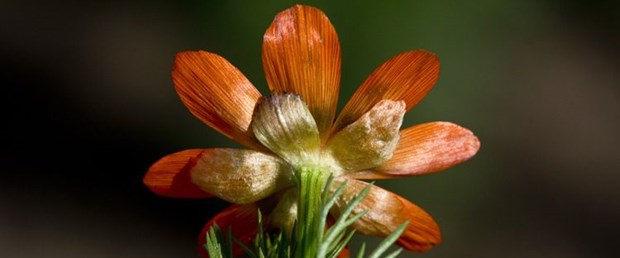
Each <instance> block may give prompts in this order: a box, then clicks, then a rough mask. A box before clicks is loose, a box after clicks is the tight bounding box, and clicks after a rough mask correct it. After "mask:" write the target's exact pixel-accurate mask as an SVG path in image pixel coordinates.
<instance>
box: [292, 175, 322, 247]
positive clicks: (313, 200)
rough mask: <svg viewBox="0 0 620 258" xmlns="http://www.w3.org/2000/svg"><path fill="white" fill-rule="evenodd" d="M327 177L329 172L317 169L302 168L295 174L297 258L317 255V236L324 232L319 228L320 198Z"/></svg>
mask: <svg viewBox="0 0 620 258" xmlns="http://www.w3.org/2000/svg"><path fill="white" fill-rule="evenodd" d="M329 176H330V173H329V172H326V171H325V170H323V169H321V168H319V167H302V168H301V169H300V170H298V171H297V172H296V177H297V189H299V195H298V196H299V200H298V205H299V206H298V208H297V209H298V210H297V228H296V231H295V239H296V240H297V243H298V245H297V246H296V248H295V257H297V258H306V257H316V255H317V250H318V247H319V235H320V234H321V233H322V232H321V231H322V230H324V228H320V227H319V225H320V224H321V223H320V220H321V216H320V214H321V204H322V200H321V196H322V191H323V189H324V188H325V184H326V183H327V181H328V178H329Z"/></svg>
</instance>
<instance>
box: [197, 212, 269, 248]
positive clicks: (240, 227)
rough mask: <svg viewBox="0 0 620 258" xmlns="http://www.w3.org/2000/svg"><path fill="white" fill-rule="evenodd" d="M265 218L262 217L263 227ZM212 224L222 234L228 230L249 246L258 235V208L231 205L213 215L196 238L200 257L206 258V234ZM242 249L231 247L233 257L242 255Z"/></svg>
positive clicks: (235, 246)
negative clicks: (215, 225)
mask: <svg viewBox="0 0 620 258" xmlns="http://www.w3.org/2000/svg"><path fill="white" fill-rule="evenodd" d="M265 221H266V217H263V225H264V224H265V223H264V222H265ZM214 224H217V226H218V227H219V228H220V229H221V230H222V232H223V233H224V234H226V233H227V232H228V228H230V231H231V233H232V235H233V236H234V237H235V238H236V239H237V240H239V241H241V242H242V243H243V244H245V245H246V246H250V242H251V241H252V239H254V237H255V236H256V234H257V233H258V207H257V206H256V204H247V205H238V204H235V205H231V206H229V207H228V208H226V209H225V210H223V211H222V212H220V213H219V214H217V215H215V217H213V218H212V219H211V220H210V221H209V222H208V223H207V224H206V225H205V226H204V227H203V228H202V231H200V235H199V236H198V252H199V253H200V255H201V256H202V257H205V258H208V257H209V255H208V254H207V251H206V249H205V248H204V244H205V242H206V240H207V232H209V229H210V228H211V226H213V225H214ZM243 253H244V252H243V249H241V248H240V247H239V246H238V245H234V246H233V255H234V256H235V257H238V256H240V255H241V254H243Z"/></svg>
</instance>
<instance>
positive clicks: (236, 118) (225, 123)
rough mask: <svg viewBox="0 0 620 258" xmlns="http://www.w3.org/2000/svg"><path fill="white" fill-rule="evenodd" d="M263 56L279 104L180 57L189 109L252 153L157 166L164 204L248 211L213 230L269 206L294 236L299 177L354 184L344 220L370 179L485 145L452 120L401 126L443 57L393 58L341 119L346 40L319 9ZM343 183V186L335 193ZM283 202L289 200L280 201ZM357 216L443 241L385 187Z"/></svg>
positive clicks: (365, 222) (450, 160) (285, 31)
mask: <svg viewBox="0 0 620 258" xmlns="http://www.w3.org/2000/svg"><path fill="white" fill-rule="evenodd" d="M262 51H263V58H262V59H263V67H264V70H265V75H266V78H267V83H268V85H269V88H270V89H271V91H272V92H273V94H272V95H270V96H267V97H262V96H261V94H260V93H259V92H258V90H256V88H254V86H253V85H252V84H251V83H250V82H249V81H248V79H246V78H245V76H243V74H242V73H241V72H240V71H239V70H238V69H237V68H235V67H234V66H233V65H232V64H230V63H229V62H228V61H226V60H225V59H224V58H222V57H220V56H218V55H216V54H213V53H209V52H206V51H187V52H182V53H179V54H178V55H177V56H176V59H175V63H174V68H173V71H172V77H173V81H174V84H175V86H176V90H177V93H178V94H179V96H180V98H181V100H182V101H183V103H184V104H185V105H186V106H187V107H188V108H189V110H190V111H191V112H192V113H193V114H194V115H195V116H196V117H197V118H199V119H200V120H202V121H203V122H205V123H206V124H207V125H209V126H211V127H212V128H214V129H215V130H217V131H218V132H220V133H222V134H224V135H226V136H227V137H229V138H231V139H233V140H235V141H237V142H238V143H240V144H242V145H245V146H246V147H248V148H249V149H246V150H243V149H224V148H214V149H190V150H185V151H181V152H177V153H173V154H171V155H168V156H166V157H164V158H162V159H161V160H159V161H157V162H156V163H155V164H154V165H152V166H151V168H150V169H149V170H148V172H147V174H146V176H145V177H144V183H145V185H146V186H147V187H148V188H149V189H150V190H152V191H153V192H155V193H157V194H160V195H163V196H168V197H183V198H207V197H211V196H217V197H219V198H222V199H224V200H227V201H230V202H233V203H236V204H234V205H233V206H231V207H229V208H228V209H226V210H225V211H223V212H222V213H220V214H219V215H217V216H216V217H215V218H214V219H212V220H211V221H210V222H209V223H208V224H207V227H208V226H210V225H212V224H214V223H217V224H218V225H220V227H222V228H225V227H227V226H228V225H231V224H233V223H237V222H238V221H241V222H243V221H254V219H253V218H255V217H256V209H257V207H258V206H266V207H269V209H271V210H272V214H271V217H272V220H274V221H275V223H276V224H278V225H279V226H281V227H285V228H286V227H287V226H289V225H290V223H291V220H290V218H291V214H292V213H294V212H295V210H296V209H295V207H296V206H295V205H296V203H295V200H296V198H294V195H295V191H291V190H290V189H291V188H293V187H294V186H295V182H294V176H293V175H294V173H295V172H296V171H300V170H312V171H318V172H321V173H322V172H325V171H327V172H330V173H332V174H333V175H334V177H335V178H334V181H335V182H346V185H345V190H344V194H343V195H342V196H341V198H340V200H339V201H338V202H337V204H336V209H334V210H333V214H334V215H336V216H337V215H338V214H339V212H341V210H340V209H343V208H344V207H345V206H346V203H347V202H348V201H349V200H350V199H352V198H353V197H354V196H355V195H357V194H358V193H359V192H360V191H361V190H362V189H363V188H365V187H366V186H368V183H366V182H363V181H360V180H358V179H386V178H399V177H406V176H417V175H424V174H428V173H432V172H437V171H440V170H444V169H446V168H448V167H451V166H453V165H455V164H457V163H460V162H462V161H465V160H467V159H469V158H470V157H472V156H473V155H474V154H475V153H476V152H477V151H478V149H479V146H480V144H479V141H478V139H477V138H476V136H474V135H473V133H471V132H470V131H469V130H467V129H465V128H463V127H460V126H458V125H455V124H452V123H449V122H430V123H425V124H420V125H416V126H412V127H409V128H406V129H404V130H399V129H400V126H401V124H402V119H403V116H404V114H405V112H406V111H408V110H410V109H412V108H413V107H414V106H415V105H416V104H417V103H418V102H419V101H421V100H422V98H423V97H424V96H425V95H426V94H427V93H428V92H429V91H430V90H431V88H432V87H433V86H434V84H435V82H436V81H437V79H438V75H439V61H438V59H437V58H436V56H435V55H434V54H432V53H429V52H427V51H424V50H415V51H408V52H404V53H401V54H399V55H397V56H395V57H393V58H391V59H389V60H388V61H386V62H385V63H383V64H382V65H381V66H379V67H378V68H377V69H376V70H374V71H373V72H372V74H371V75H370V76H369V77H368V78H367V79H366V80H365V81H364V82H363V83H362V85H361V86H360V88H359V89H358V90H357V91H356V92H355V93H354V95H353V96H352V98H351V100H350V101H349V102H348V103H347V104H346V105H345V107H344V108H343V110H342V112H341V113H340V115H339V116H338V117H335V113H336V105H337V99H338V94H339V87H340V85H339V84H340V44H339V41H338V36H337V34H336V32H335V30H334V28H333V26H332V25H331V23H330V22H329V20H328V18H327V17H326V16H325V15H324V14H323V13H322V12H321V11H320V10H319V9H317V8H314V7H309V6H302V5H296V6H293V7H291V8H289V9H286V10H284V11H282V12H281V13H279V14H278V15H277V16H276V17H275V19H274V21H273V23H272V24H271V25H270V27H269V28H268V29H267V31H266V33H265V36H264V38H263V50H262ZM338 185H340V184H332V186H333V187H331V188H330V191H334V190H335V187H337V186H338ZM274 195H276V196H277V198H268V197H270V196H274ZM356 210H357V212H361V211H363V210H366V211H367V212H368V213H367V214H366V215H364V216H363V217H362V218H361V219H359V220H358V221H356V222H355V223H354V224H353V228H355V229H356V230H357V232H360V233H363V234H368V235H375V236H387V235H388V234H390V233H391V232H392V231H393V230H394V229H396V228H397V227H398V226H399V225H401V224H402V223H403V222H405V221H409V224H408V226H407V229H406V231H405V233H403V235H401V236H400V238H399V239H398V241H397V243H398V244H399V245H401V246H402V247H404V248H405V249H408V250H412V251H424V250H427V249H429V248H431V247H432V246H433V245H436V244H438V243H439V242H440V241H441V240H440V231H439V227H438V225H437V224H436V223H435V221H434V220H433V219H432V217H431V216H430V215H429V214H428V213H426V212H425V211H424V210H422V209H421V208H419V207H418V206H416V205H414V204H412V203H411V202H409V201H407V200H406V199H404V198H402V197H400V196H398V195H396V194H394V193H391V192H389V191H386V190H384V189H382V188H380V187H377V186H371V189H370V191H369V194H368V196H367V197H366V198H364V200H363V201H362V202H361V203H360V204H359V205H358V206H357V207H356ZM207 227H205V228H207ZM243 228H246V227H245V226H244V227H236V228H235V227H233V229H236V230H240V231H238V232H235V233H236V235H238V236H239V235H240V236H241V238H244V237H245V238H250V237H251V236H252V235H253V234H252V232H251V231H252V230H255V227H254V228H252V227H250V226H248V227H247V228H250V230H244V229H243ZM203 234H204V230H203ZM203 239H204V238H201V240H203ZM241 240H244V239H241Z"/></svg>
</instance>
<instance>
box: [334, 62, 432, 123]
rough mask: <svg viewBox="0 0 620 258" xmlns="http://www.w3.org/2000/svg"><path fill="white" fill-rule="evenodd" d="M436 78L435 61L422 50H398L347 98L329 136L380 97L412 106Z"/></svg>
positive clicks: (420, 98) (354, 118) (372, 104)
mask: <svg viewBox="0 0 620 258" xmlns="http://www.w3.org/2000/svg"><path fill="white" fill-rule="evenodd" d="M438 78H439V60H438V59H437V57H436V56H435V55H434V54H432V53H429V52H426V51H424V50H416V51H409V52H405V53H401V54H399V55H397V56H395V57H393V58H392V59H390V60H388V61H386V62H385V63H383V64H382V65H381V66H379V67H378V68H377V69H375V70H374V71H373V72H372V73H371V74H370V76H368V78H367V79H366V81H364V83H362V86H360V87H359V89H357V91H356V92H355V93H354V94H353V97H351V100H349V102H348V103H347V105H346V106H345V107H344V109H343V110H342V112H341V113H340V115H339V116H338V119H336V122H335V123H334V127H333V128H332V130H331V133H330V135H333V134H334V133H336V132H338V131H340V129H342V128H344V127H345V126H347V125H349V124H350V123H353V122H354V121H355V120H357V119H358V118H359V117H360V116H362V115H363V114H364V113H366V112H368V110H370V109H371V108H372V107H373V106H374V105H375V104H377V102H379V101H381V100H383V99H389V100H395V101H398V100H404V101H405V103H406V104H407V105H406V110H410V109H411V108H413V107H414V106H415V105H416V104H418V102H420V100H422V98H424V96H426V94H427V93H428V92H429V91H430V90H431V89H432V88H433V85H435V82H436V81H437V79H438Z"/></svg>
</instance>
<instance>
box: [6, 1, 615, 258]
mask: <svg viewBox="0 0 620 258" xmlns="http://www.w3.org/2000/svg"><path fill="white" fill-rule="evenodd" d="M295 3H297V2H291V1H217V2H216V1H206V0H202V1H197V0H193V1H131V2H128V1H10V0H9V1H6V0H5V1H2V2H0V60H2V61H1V64H2V67H1V68H2V69H0V75H1V78H2V79H1V80H2V88H1V91H2V95H1V96H2V100H3V101H2V109H1V110H2V120H3V123H2V124H3V125H2V126H1V127H0V130H1V131H0V137H1V141H2V153H1V154H2V155H1V157H0V161H1V163H0V164H1V165H2V167H3V169H2V179H1V181H0V256H2V257H197V253H196V251H195V242H196V236H197V234H198V232H199V230H200V229H201V227H202V225H203V224H204V223H205V222H206V221H207V220H208V219H209V218H210V217H211V216H212V215H213V214H215V213H217V212H218V211H219V210H221V209H223V208H224V207H226V205H227V204H226V203H225V202H223V201H218V200H209V201H204V200H173V199H165V198H161V197H157V196H154V195H153V194H151V193H150V192H148V190H146V188H145V187H143V185H142V182H141V178H142V176H143V175H144V173H145V171H146V169H147V168H148V167H149V166H150V164H152V163H153V162H154V161H156V160H157V159H159V158H160V157H162V156H164V155H166V154H168V153H172V152H175V151H179V150H182V149H187V148H196V147H202V148H208V147H222V146H237V145H235V143H233V142H232V141H230V140H228V139H225V137H223V136H220V135H218V134H217V133H216V132H215V131H214V130H212V129H210V128H209V127H207V126H205V125H204V124H202V123H201V122H200V121H198V120H197V119H195V118H194V117H193V116H192V115H191V114H190V113H189V112H188V111H187V109H186V108H185V107H184V106H183V104H182V103H181V102H180V100H179V99H178V97H177V95H176V93H175V91H174V89H173V85H172V82H171V78H170V70H171V66H172V60H173V58H174V55H175V53H177V52H180V51H183V50H197V49H205V50H208V51H211V52H215V53H218V54H220V55H222V56H224V57H225V58H227V59H228V60H229V61H230V62H231V63H233V64H235V65H236V66H237V67H238V68H239V69H240V70H241V71H242V72H244V73H245V75H246V76H247V77H248V78H249V79H250V80H251V81H252V82H253V83H254V84H255V85H256V86H257V87H259V89H260V90H261V91H262V92H263V93H267V90H266V89H267V87H266V84H265V79H264V74H263V71H262V65H261V44H262V35H263V33H264V31H265V29H266V28H267V26H268V25H269V24H270V23H271V21H272V19H273V17H274V15H275V14H276V13H278V12H279V11H281V10H283V9H286V8H288V7H289V6H291V5H293V4H295ZM301 3H304V4H308V5H313V6H316V7H319V8H321V9H322V10H323V11H324V12H325V13H326V14H327V15H328V16H329V17H330V20H331V22H332V23H333V25H334V26H335V28H336V30H337V32H338V34H339V38H340V42H341V47H342V93H341V96H340V107H342V106H343V105H344V103H345V102H346V100H347V99H348V98H349V97H350V96H351V94H352V92H353V91H354V90H355V89H356V88H357V86H358V85H359V84H360V83H361V82H362V81H363V80H364V79H365V77H366V76H367V75H368V74H370V72H371V71H372V70H373V69H374V68H375V67H377V66H378V65H380V64H381V63H382V62H384V61H385V60H387V59H388V58H390V57H392V56H394V55H395V54H397V53H400V52H403V51H406V50H411V49H427V50H429V51H431V52H434V53H436V54H437V55H438V56H439V58H440V60H441V75H440V79H439V82H438V83H437V85H436V87H435V89H434V90H433V91H431V93H430V94H429V95H428V96H427V97H426V98H425V99H424V101H422V102H421V104H419V105H418V106H417V107H416V108H414V110H412V111H411V112H409V113H408V114H407V115H406V120H405V122H404V125H403V126H410V125H414V124H417V123H421V122H428V121H451V122H454V123H457V124H460V125H462V126H464V127H467V128H469V129H471V130H472V131H473V132H474V133H475V134H476V135H477V136H478V137H479V138H480V140H481V143H482V147H481V150H480V152H479V153H478V154H477V155H476V156H475V157H474V158H473V159H471V160H470V161H468V162H466V163H463V164H460V165H458V166H456V167H454V168H452V169H449V170H448V171H445V172H442V173H437V174H433V175H429V176H423V177H417V178H406V179H398V180H390V181H381V182H378V184H379V185H381V186H383V187H385V188H387V189H389V190H392V191H394V192H396V193H399V194H401V195H403V196H406V197H407V198H408V199H409V200H411V201H412V202H414V203H416V204H418V205H420V206H421V207H423V208H424V209H425V210H427V211H428V212H429V213H430V214H432V215H433V217H434V218H435V219H436V220H437V221H438V223H439V225H440V226H441V229H442V233H443V241H444V242H443V243H442V244H441V245H439V246H437V247H435V248H434V249H432V250H431V251H429V252H427V253H424V254H412V253H406V254H404V255H401V256H400V257H429V258H430V257H568V258H570V257H613V256H614V255H613V253H614V251H616V247H615V246H614V245H615V244H617V243H618V240H620V239H619V238H618V232H619V231H620V223H619V222H618V221H619V219H620V190H619V189H618V183H619V182H620V174H619V172H620V152H619V148H618V146H620V137H619V136H618V132H620V119H619V118H620V116H619V111H620V87H619V86H620V79H619V78H618V73H619V71H620V70H619V69H618V68H619V58H618V57H619V52H618V46H619V45H620V44H619V43H620V41H619V39H620V37H619V31H620V30H619V29H620V28H619V17H620V16H619V14H620V5H619V4H618V1H585V0H569V1H559V0H544V1H534V0H527V1H507V0H497V1H490V0H478V1H430V0H429V1H422V0H421V1H303V2H301ZM374 240H375V239H373V238H361V237H360V238H358V239H356V240H355V241H356V244H355V245H354V246H353V250H357V248H356V246H357V245H359V243H360V242H361V241H369V242H371V246H372V245H373V244H372V243H374ZM354 253H355V251H354Z"/></svg>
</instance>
